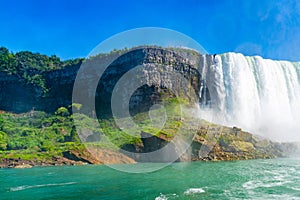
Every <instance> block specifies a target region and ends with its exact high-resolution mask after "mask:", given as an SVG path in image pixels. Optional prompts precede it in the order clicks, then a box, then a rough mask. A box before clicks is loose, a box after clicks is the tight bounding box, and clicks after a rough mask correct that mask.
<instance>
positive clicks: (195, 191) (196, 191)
mask: <svg viewBox="0 0 300 200" xmlns="http://www.w3.org/2000/svg"><path fill="white" fill-rule="evenodd" d="M204 192H205V190H203V189H202V188H189V189H187V190H186V191H185V192H184V194H185V195H191V194H200V193H204Z"/></svg>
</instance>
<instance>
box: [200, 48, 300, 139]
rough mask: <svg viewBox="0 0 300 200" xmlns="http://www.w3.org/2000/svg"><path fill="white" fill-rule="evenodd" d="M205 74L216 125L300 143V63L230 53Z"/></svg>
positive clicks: (217, 59)
mask: <svg viewBox="0 0 300 200" xmlns="http://www.w3.org/2000/svg"><path fill="white" fill-rule="evenodd" d="M213 60H214V61H213V62H212V64H211V65H210V66H209V67H208V68H207V69H206V70H205V71H206V75H205V76H204V77H205V78H206V83H207V87H208V89H209V92H210V95H211V99H212V101H211V110H210V112H213V113H214V115H213V116H214V117H213V118H212V119H211V120H212V121H214V122H216V123H222V124H225V125H229V126H238V127H241V128H243V129H244V130H247V131H251V132H253V133H256V134H259V135H262V136H265V137H269V138H270V139H273V140H279V141H300V63H292V62H288V61H273V60H269V59H263V58H261V57H259V56H254V57H248V56H243V55H242V54H238V53H226V54H222V55H217V56H215V58H213Z"/></svg>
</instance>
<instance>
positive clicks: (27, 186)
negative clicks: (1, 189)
mask: <svg viewBox="0 0 300 200" xmlns="http://www.w3.org/2000/svg"><path fill="white" fill-rule="evenodd" d="M75 183H76V182H67V183H49V184H41V185H22V186H18V187H12V188H10V191H12V192H15V191H20V190H26V189H32V188H41V187H53V186H63V185H73V184H75Z"/></svg>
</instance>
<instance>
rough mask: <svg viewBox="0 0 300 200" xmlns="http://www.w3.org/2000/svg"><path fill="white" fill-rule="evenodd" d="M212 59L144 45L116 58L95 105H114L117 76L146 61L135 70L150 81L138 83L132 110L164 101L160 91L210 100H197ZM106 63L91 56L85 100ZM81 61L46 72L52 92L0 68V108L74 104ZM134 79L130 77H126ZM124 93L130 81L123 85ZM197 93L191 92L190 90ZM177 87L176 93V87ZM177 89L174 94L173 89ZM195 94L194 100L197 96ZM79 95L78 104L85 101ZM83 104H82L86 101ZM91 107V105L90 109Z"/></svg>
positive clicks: (16, 109) (82, 92)
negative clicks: (0, 70) (75, 84)
mask: <svg viewBox="0 0 300 200" xmlns="http://www.w3.org/2000/svg"><path fill="white" fill-rule="evenodd" d="M210 62H212V56H210V55H206V56H204V55H199V54H197V53H195V52H194V53H193V54H188V53H184V51H183V52H182V51H181V52H179V53H176V52H175V51H174V50H166V49H161V48H150V47H149V48H141V49H135V50H132V51H129V52H127V53H126V54H124V55H122V56H120V57H118V58H117V59H116V60H115V61H114V62H113V63H111V64H110V66H109V67H108V68H107V69H106V70H105V72H104V73H103V75H102V77H101V79H100V81H99V83H98V87H97V90H96V93H95V95H96V99H95V100H96V106H97V107H99V109H100V110H101V109H102V110H103V109H106V108H109V107H110V99H111V94H112V90H113V89H114V87H115V85H116V83H117V82H118V80H119V79H120V78H121V77H122V76H123V75H124V74H125V73H127V72H128V71H129V70H131V69H134V68H135V67H137V66H142V67H143V70H140V71H139V72H137V74H139V76H142V78H144V79H146V84H145V85H144V86H142V87H140V88H137V89H136V91H135V92H134V93H133V95H132V97H131V100H130V107H131V108H133V109H134V110H138V109H140V108H145V107H146V108H147V107H149V106H151V104H153V103H154V102H157V101H160V99H161V98H162V96H164V97H169V96H180V97H183V98H186V99H188V100H189V101H195V102H196V101H198V100H200V101H204V100H205V101H207V99H209V93H208V92H207V93H205V94H206V96H207V98H203V95H202V98H200V99H199V96H201V95H199V92H200V93H201V91H200V88H201V87H200V86H201V85H203V84H204V82H203V80H202V77H201V73H202V72H204V71H205V68H206V67H205V66H207V65H209V64H210ZM103 63H105V58H101V59H98V60H93V61H92V62H91V63H89V64H90V66H89V74H88V75H87V76H86V77H85V75H84V74H83V75H81V80H80V81H81V82H82V83H83V84H82V85H83V86H84V87H82V89H81V90H80V91H77V92H79V93H80V94H79V95H78V96H81V97H80V98H82V99H87V98H90V99H91V101H93V100H94V99H93V98H95V96H94V94H91V91H89V84H95V83H94V82H95V81H96V80H97V76H98V74H99V72H101V68H102V67H103V65H104V64H103ZM79 67H80V66H71V67H66V68H64V69H63V70H56V71H51V72H47V73H46V74H45V77H46V86H47V89H48V92H47V93H46V94H44V93H43V90H42V88H40V87H38V86H35V85H33V84H29V83H26V82H25V81H24V80H22V79H19V78H18V77H17V76H14V75H9V74H7V73H5V72H0V91H1V92H0V110H5V111H11V112H16V113H21V112H28V111H30V110H33V109H34V110H43V111H47V112H53V111H55V110H56V109H57V108H59V107H61V106H65V107H67V106H69V105H70V104H71V103H72V92H73V85H74V81H75V78H76V76H77V72H78V70H79ZM128 84H130V82H128ZM123 88H124V91H123V92H125V93H126V85H125V86H124V87H123ZM192 90H193V91H194V92H195V95H192V92H191V91H192ZM174 91H175V92H174ZM174 93H175V94H174ZM195 96H196V99H195ZM80 98H79V99H77V100H75V101H78V102H77V103H81V100H80ZM83 106H84V105H83ZM86 110H87V112H88V111H89V110H90V109H89V108H86Z"/></svg>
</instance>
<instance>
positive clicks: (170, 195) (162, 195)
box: [155, 193, 177, 200]
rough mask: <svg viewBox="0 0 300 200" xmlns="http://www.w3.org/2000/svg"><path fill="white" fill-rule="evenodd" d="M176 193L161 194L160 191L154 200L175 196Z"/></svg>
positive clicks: (165, 199)
mask: <svg viewBox="0 0 300 200" xmlns="http://www.w3.org/2000/svg"><path fill="white" fill-rule="evenodd" d="M176 196H177V194H167V195H166V194H162V193H160V195H159V196H158V197H156V198H155V200H168V199H169V198H170V197H176Z"/></svg>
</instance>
